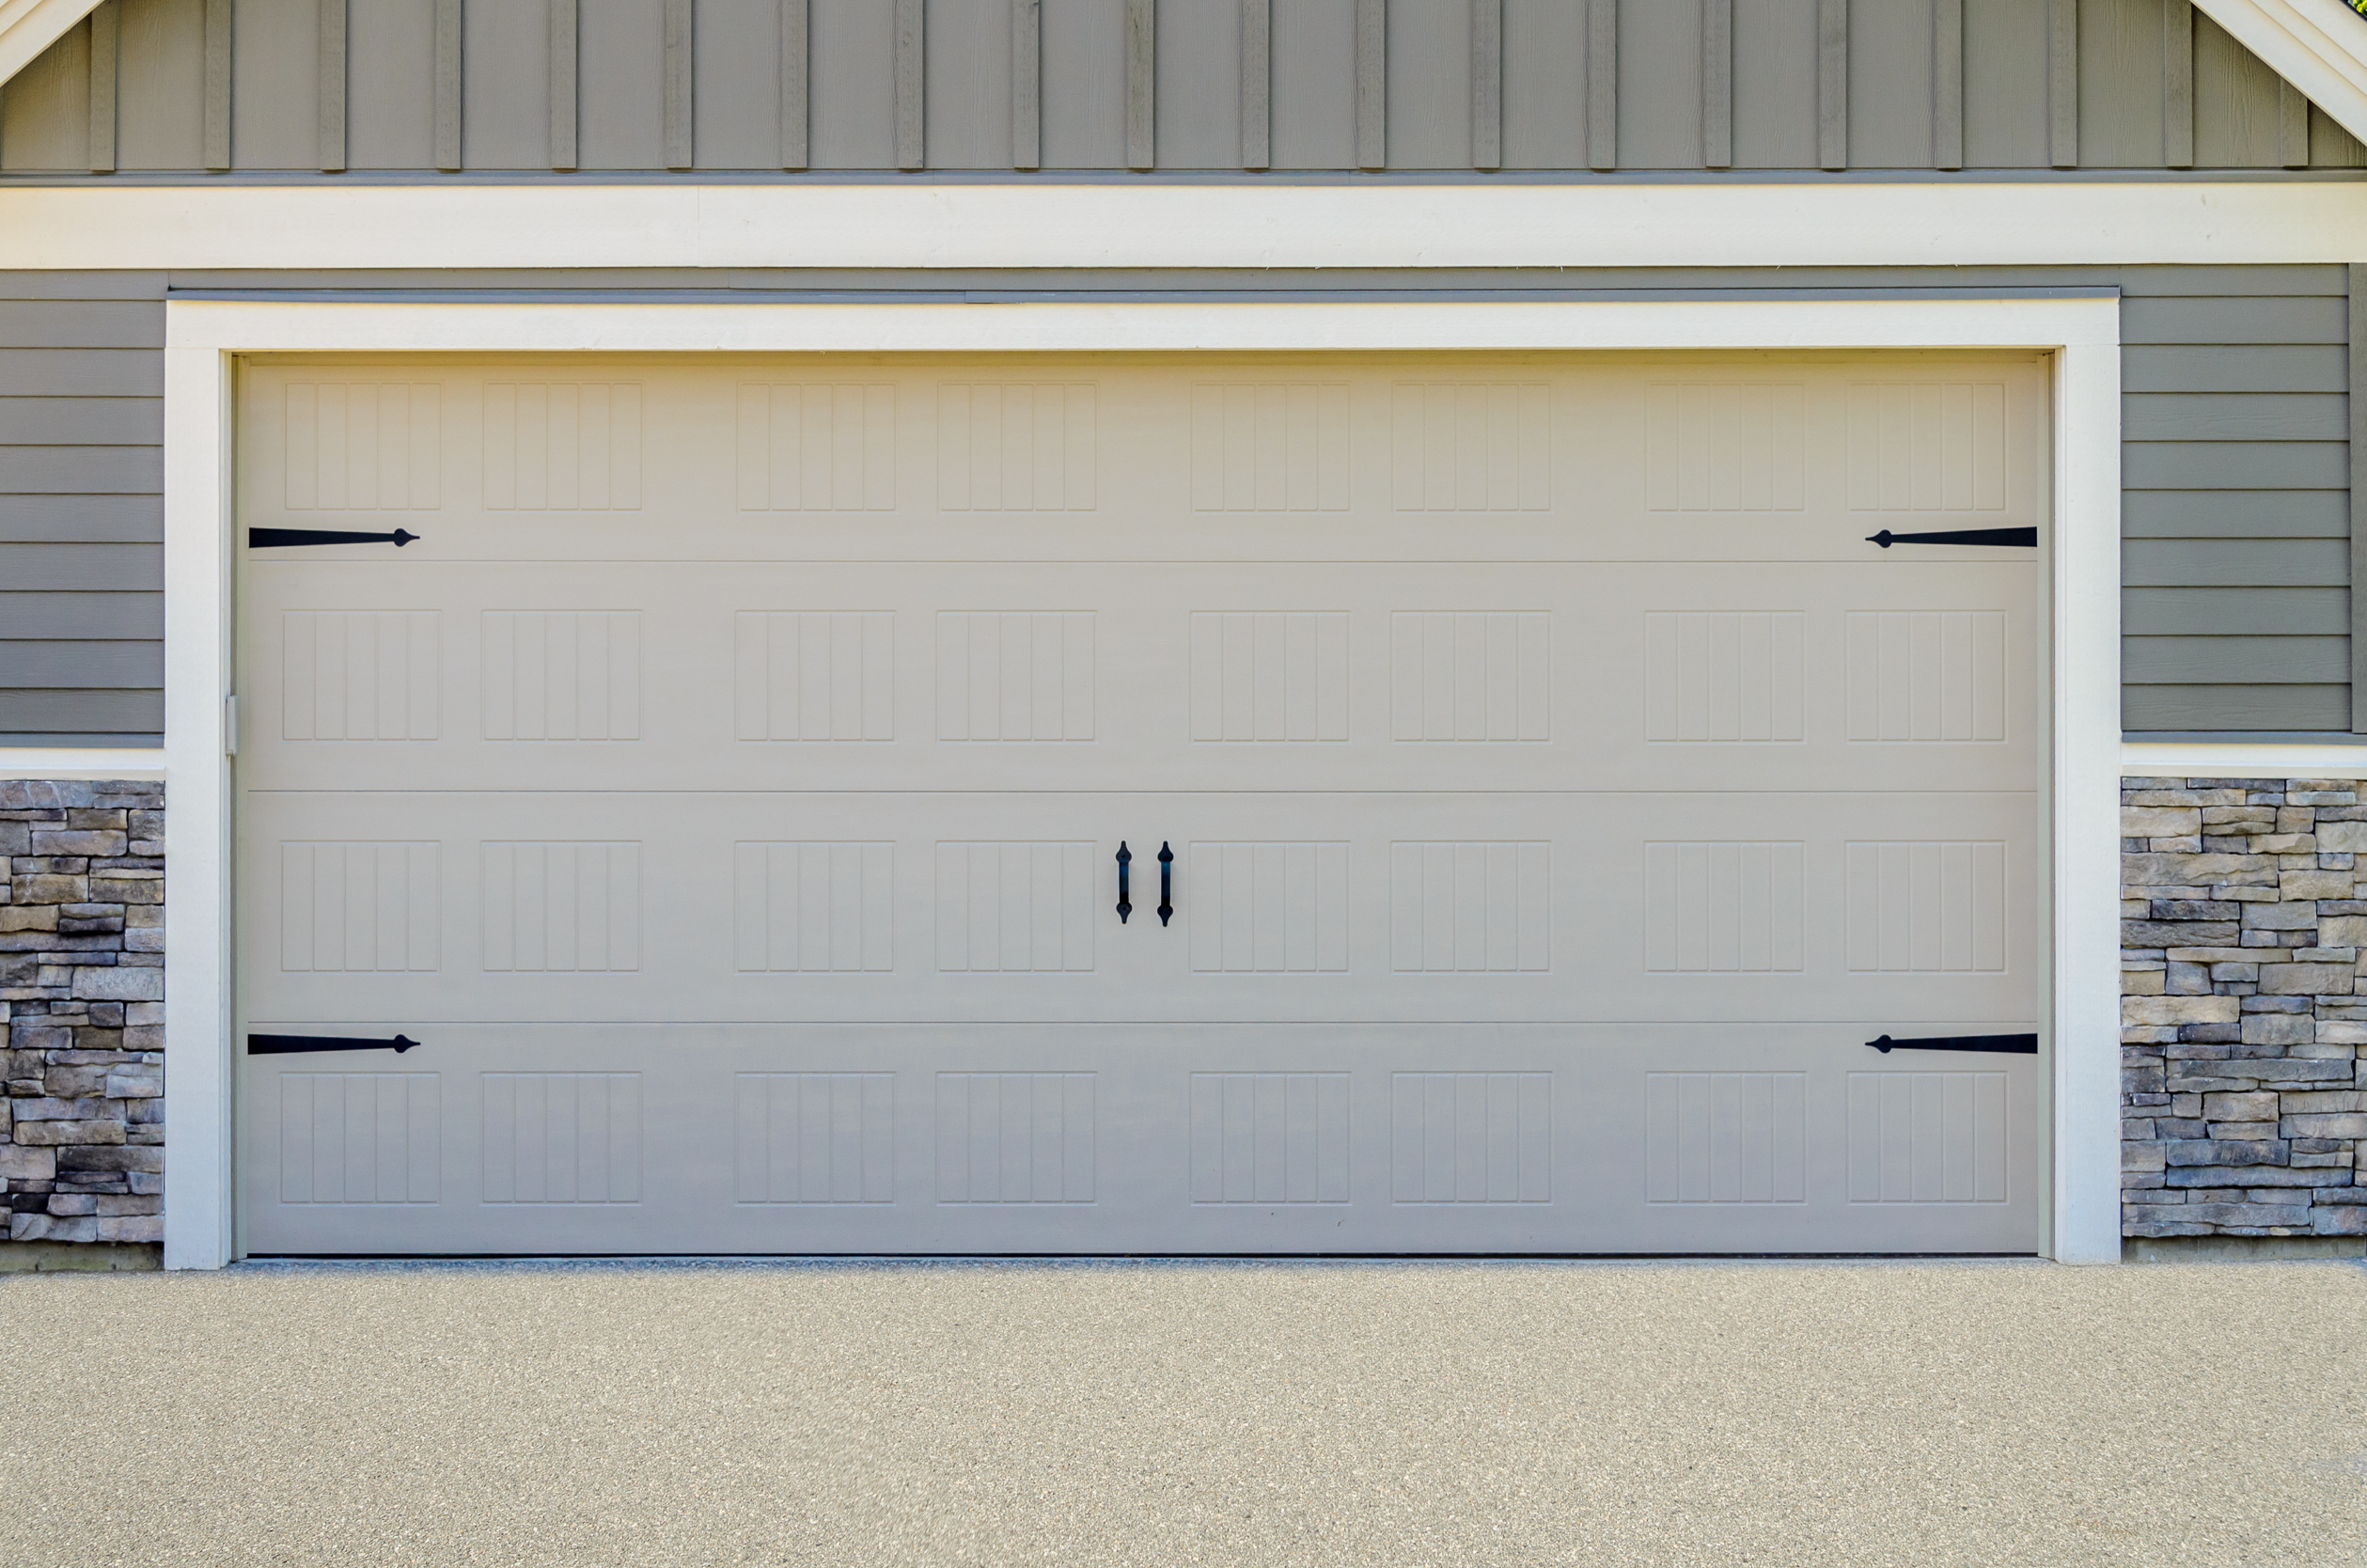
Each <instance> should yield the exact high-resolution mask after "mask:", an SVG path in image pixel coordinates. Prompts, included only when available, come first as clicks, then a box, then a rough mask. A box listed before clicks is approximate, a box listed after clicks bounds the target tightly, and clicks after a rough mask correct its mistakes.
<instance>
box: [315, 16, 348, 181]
mask: <svg viewBox="0 0 2367 1568" xmlns="http://www.w3.org/2000/svg"><path fill="white" fill-rule="evenodd" d="M345 6H346V0H321V39H320V43H321V46H320V51H319V54H318V55H317V56H316V58H315V61H314V64H315V66H316V68H317V71H318V79H317V80H316V81H315V83H314V85H313V90H312V103H313V111H314V114H313V142H314V149H315V151H317V152H318V153H319V155H320V158H321V173H322V174H343V173H344V172H345V81H346V65H345V21H346V15H345Z"/></svg>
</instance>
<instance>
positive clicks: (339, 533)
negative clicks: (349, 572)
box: [246, 528, 419, 550]
mask: <svg viewBox="0 0 2367 1568" xmlns="http://www.w3.org/2000/svg"><path fill="white" fill-rule="evenodd" d="M418 537H419V536H418V535H417V534H415V533H413V532H412V531H411V530H410V529H408V528H397V529H396V530H395V531H394V532H393V533H391V534H357V533H353V532H352V531H350V530H348V529H345V528H249V529H247V530H246V547H247V548H248V549H249V550H281V549H285V548H287V547H288V546H290V545H292V544H391V545H393V546H394V547H395V548H396V549H398V550H400V549H401V548H402V547H403V546H404V545H406V544H408V543H410V542H411V541H413V540H415V539H417V538H418Z"/></svg>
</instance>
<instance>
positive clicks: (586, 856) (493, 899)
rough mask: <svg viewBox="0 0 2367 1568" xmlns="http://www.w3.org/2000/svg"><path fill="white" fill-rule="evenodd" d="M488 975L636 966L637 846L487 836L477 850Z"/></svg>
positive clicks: (624, 969)
mask: <svg viewBox="0 0 2367 1568" xmlns="http://www.w3.org/2000/svg"><path fill="white" fill-rule="evenodd" d="M478 854H479V856H480V870H479V872H478V885H479V887H480V889H481V895H482V898H483V901H484V915H483V924H482V928H481V929H482V931H483V933H484V934H483V942H484V959H483V967H484V969H485V972H486V973H487V974H630V973H632V972H634V971H635V970H638V969H639V968H640V967H641V846H640V845H639V844H638V843H631V842H619V843H531V842H518V841H508V842H503V841H494V840H487V841H486V842H485V843H484V844H482V845H480V846H479V848H478Z"/></svg>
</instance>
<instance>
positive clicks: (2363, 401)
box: [2343, 261, 2367, 735]
mask: <svg viewBox="0 0 2367 1568" xmlns="http://www.w3.org/2000/svg"><path fill="white" fill-rule="evenodd" d="M2349 283H2350V301H2349V315H2348V320H2347V321H2345V322H2344V324H2343V337H2344V338H2345V340H2346V342H2347V345H2348V355H2347V357H2348V359H2349V362H2350V365H2349V371H2350V377H2349V379H2350V438H2351V440H2350V447H2351V450H2350V530H2351V584H2352V588H2351V617H2350V619H2351V733H2352V734H2354V735H2367V699H2362V696H2361V694H2367V592H2361V591H2359V584H2362V583H2367V505H2362V504H2361V502H2360V497H2361V496H2362V495H2367V353H2361V352H2360V344H2359V339H2360V337H2362V336H2367V334H2362V333H2361V332H2360V328H2361V327H2362V326H2367V265H2361V264H2360V263H2359V262H2356V261H2354V262H2352V263H2351V265H2350V268H2349Z"/></svg>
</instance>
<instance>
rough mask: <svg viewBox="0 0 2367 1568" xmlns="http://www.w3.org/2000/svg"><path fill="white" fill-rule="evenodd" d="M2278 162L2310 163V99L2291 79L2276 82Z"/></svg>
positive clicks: (2301, 166) (2291, 166)
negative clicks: (2289, 80)
mask: <svg viewBox="0 0 2367 1568" xmlns="http://www.w3.org/2000/svg"><path fill="white" fill-rule="evenodd" d="M2277 86H2278V93H2277V153H2278V157H2277V161H2278V162H2279V163H2281V164H2282V165H2284V166H2285V167H2287V168H2289V169H2306V168H2308V167H2309V166H2310V100H2309V99H2308V97H2306V96H2305V95H2304V94H2303V93H2302V91H2301V89H2300V88H2299V87H2296V86H2294V85H2293V84H2292V83H2290V82H2284V81H2280V82H2279V83H2278V84H2277Z"/></svg>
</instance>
